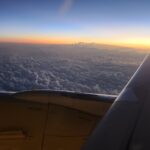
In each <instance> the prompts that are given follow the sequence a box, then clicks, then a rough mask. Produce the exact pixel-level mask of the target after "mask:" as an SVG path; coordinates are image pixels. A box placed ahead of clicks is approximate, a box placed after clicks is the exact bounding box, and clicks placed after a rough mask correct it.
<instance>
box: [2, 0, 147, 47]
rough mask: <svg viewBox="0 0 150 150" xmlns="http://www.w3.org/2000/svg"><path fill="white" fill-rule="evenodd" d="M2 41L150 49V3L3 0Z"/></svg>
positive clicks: (128, 0)
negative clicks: (90, 44) (94, 44)
mask: <svg viewBox="0 0 150 150" xmlns="http://www.w3.org/2000/svg"><path fill="white" fill-rule="evenodd" d="M0 42H21V43H43V44H44V43H45V44H51V43H52V44H59V43H60V44H61V43H64V44H70V43H78V42H87V43H100V44H111V45H113V44H114V45H123V46H133V47H145V48H150V0H0Z"/></svg>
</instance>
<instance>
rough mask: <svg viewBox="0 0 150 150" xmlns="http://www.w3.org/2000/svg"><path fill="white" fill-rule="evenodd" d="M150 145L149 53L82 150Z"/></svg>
mask: <svg viewBox="0 0 150 150" xmlns="http://www.w3.org/2000/svg"><path fill="white" fill-rule="evenodd" d="M149 149H150V56H147V57H146V58H145V60H144V62H143V63H142V65H141V66H140V67H139V69H138V70H137V71H136V73H135V74H134V75H133V77H132V78H131V80H130V81H129V82H128V84H127V85H126V87H125V88H124V89H123V91H122V92H121V94H120V95H119V96H118V98H117V99H116V100H115V102H114V103H113V105H112V106H111V108H110V109H109V111H108V112H107V114H106V115H105V117H104V118H103V119H102V121H101V122H100V123H99V124H98V125H97V127H96V129H95V130H94V131H93V133H92V134H91V136H90V137H89V138H88V140H87V142H86V144H85V145H84V146H83V148H82V150H149Z"/></svg>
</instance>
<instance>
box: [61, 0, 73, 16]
mask: <svg viewBox="0 0 150 150" xmlns="http://www.w3.org/2000/svg"><path fill="white" fill-rule="evenodd" d="M73 2H74V0H64V1H63V4H62V5H61V6H60V14H61V15H62V16H64V15H65V14H67V13H68V12H69V10H70V9H71V8H72V6H73Z"/></svg>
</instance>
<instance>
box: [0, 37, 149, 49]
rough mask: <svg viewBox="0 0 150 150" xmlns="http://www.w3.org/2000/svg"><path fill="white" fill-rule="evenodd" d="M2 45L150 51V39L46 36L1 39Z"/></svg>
mask: <svg viewBox="0 0 150 150" xmlns="http://www.w3.org/2000/svg"><path fill="white" fill-rule="evenodd" d="M0 42H1V43H30V44H74V43H80V42H83V43H97V44H106V45H114V46H122V47H131V48H138V49H150V38H122V39H121V38H120V39H117V38H116V39H115V38H112V39H110V38H109V39H99V38H95V39H94V38H88V37H84V38H83V37H79V38H77V37H48V36H47V37H46V36H43V37H42V36H35V37H34V36H30V37H27V36H21V37H5V38H4V37H0Z"/></svg>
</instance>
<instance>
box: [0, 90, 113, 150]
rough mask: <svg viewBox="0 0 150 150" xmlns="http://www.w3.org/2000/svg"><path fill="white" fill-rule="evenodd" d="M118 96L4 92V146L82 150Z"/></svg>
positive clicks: (0, 134) (0, 98)
mask: <svg viewBox="0 0 150 150" xmlns="http://www.w3.org/2000/svg"><path fill="white" fill-rule="evenodd" d="M115 99H116V96H107V95H93V94H83V93H74V92H66V91H27V92H21V93H1V94H0V118H1V122H0V150H8V149H9V150H33V149H34V150H50V149H52V150H80V148H81V146H82V145H83V143H84V142H85V141H86V139H87V137H88V136H89V135H90V133H91V131H92V130H93V128H95V125H96V124H97V122H99V121H100V119H101V118H102V117H103V115H104V114H105V113H106V111H107V110H108V108H109V107H110V106H111V104H112V102H113V101H114V100H115Z"/></svg>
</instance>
